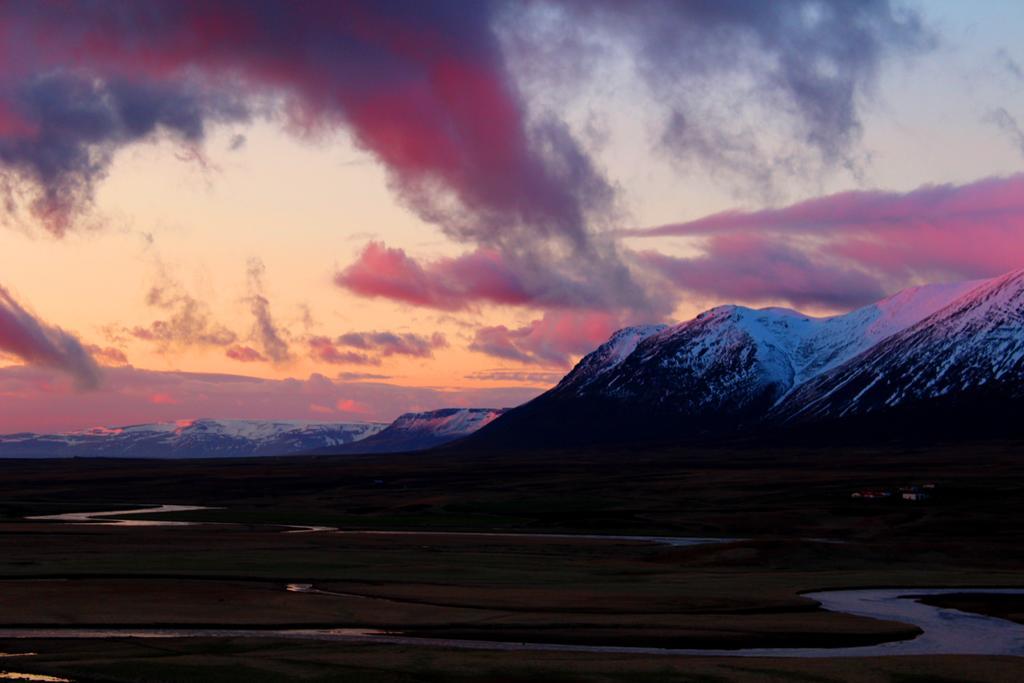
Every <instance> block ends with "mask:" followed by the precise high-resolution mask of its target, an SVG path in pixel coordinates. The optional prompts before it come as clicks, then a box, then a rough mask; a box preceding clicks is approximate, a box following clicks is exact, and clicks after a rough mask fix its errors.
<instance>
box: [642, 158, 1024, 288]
mask: <svg viewBox="0 0 1024 683" xmlns="http://www.w3.org/2000/svg"><path fill="white" fill-rule="evenodd" d="M624 234H625V235H626V236H629V237H666V236H679V237H686V238H689V239H691V240H695V243H696V248H697V249H698V250H699V251H700V252H701V253H700V254H699V255H697V256H693V257H688V258H681V257H671V256H666V255H663V254H657V253H654V252H640V253H639V254H638V255H637V258H638V260H639V261H640V262H641V263H644V264H646V265H647V266H648V267H649V268H651V269H653V270H654V271H656V272H658V273H660V274H662V275H663V276H665V277H667V278H668V279H669V280H671V281H672V282H674V283H675V284H676V285H677V286H679V287H680V288H682V289H684V290H687V291H691V292H697V293H702V294H707V295H713V296H719V297H725V298H726V300H729V299H732V298H737V299H742V300H746V301H766V300H783V301H788V302H791V303H794V304H797V305H801V304H812V305H818V306H823V307H827V308H848V307H850V306H854V305H859V304H864V303H869V302H871V301H873V300H875V299H877V298H878V297H879V296H880V295H881V294H883V293H885V292H890V291H893V290H895V289H898V288H900V287H903V286H907V285H910V284H914V283H915V282H918V281H922V280H923V281H937V280H960V279H971V278H979V277H990V276H994V275H997V274H999V273H1003V272H1007V271H1010V270H1014V269H1016V268H1019V267H1021V264H1024V174H1022V175H1013V176H1007V177H996V178H985V179H982V180H978V181H976V182H973V183H967V184H964V185H952V184H945V185H926V186H924V187H921V188H918V189H916V190H912V191H910V192H905V193H898V192H879V191H856V192H843V193H839V194H833V195H828V196H825V197H819V198H815V199H810V200H807V201H803V202H798V203H795V204H792V205H789V206H785V207H782V208H778V209H765V210H761V211H728V212H724V213H719V214H714V215H710V216H706V217H704V218H699V219H697V220H694V221H689V222H685V223H676V224H670V225H662V226H657V227H653V228H644V229H637V230H631V231H627V232H625V233H624Z"/></svg>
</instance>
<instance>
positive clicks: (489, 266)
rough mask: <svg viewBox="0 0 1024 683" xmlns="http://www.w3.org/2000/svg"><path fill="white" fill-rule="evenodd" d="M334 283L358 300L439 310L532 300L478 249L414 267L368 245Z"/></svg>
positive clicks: (399, 254)
mask: <svg viewBox="0 0 1024 683" xmlns="http://www.w3.org/2000/svg"><path fill="white" fill-rule="evenodd" d="M334 281H335V283H336V284H337V285H338V286H339V287H343V288H345V289H348V290H350V291H352V292H353V293H355V294H359V295H360V296H365V297H380V298H385V299H391V300H393V301H400V302H402V303H407V304H412V305H414V306H427V307H430V308H439V309H442V310H458V309H462V308H465V307H467V306H469V305H471V304H473V303H481V302H487V303H495V304H512V305H515V304H525V303H528V302H529V301H531V299H532V298H533V297H532V296H531V295H530V294H529V293H528V292H527V290H526V286H525V285H524V283H523V282H522V281H521V280H520V278H519V276H518V275H516V274H515V273H514V272H513V271H512V270H511V269H510V268H508V267H506V265H505V263H504V262H503V260H502V258H501V256H500V254H498V252H495V251H490V250H483V249H481V250H477V251H474V252H470V253H468V254H465V255H463V256H459V257H457V258H444V259H438V260H436V261H433V262H429V263H426V264H420V263H419V262H417V261H415V260H413V259H412V258H410V257H409V256H408V255H406V253H405V251H404V250H402V249H393V248H388V247H387V246H385V245H384V244H383V243H381V242H370V243H369V244H367V245H366V247H365V248H364V249H363V251H362V253H361V254H360V255H359V257H358V258H357V259H356V260H355V261H354V262H353V263H352V264H350V265H349V266H348V267H346V268H345V269H344V270H343V271H341V272H340V273H338V274H337V275H336V276H335V278H334Z"/></svg>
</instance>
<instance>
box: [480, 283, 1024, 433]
mask: <svg viewBox="0 0 1024 683" xmlns="http://www.w3.org/2000/svg"><path fill="white" fill-rule="evenodd" d="M1022 358H1024V271H1021V272H1017V273H1011V274H1009V275H1006V276H1003V277H1000V278H994V279H992V280H978V281H971V282H963V283H957V284H944V285H925V286H921V287H913V288H911V289H907V290H904V291H902V292H899V293H898V294H895V295H893V296H890V297H888V298H886V299H883V300H882V301H879V302H878V303H875V304H871V305H869V306H865V307H864V308H860V309H858V310H855V311H852V312H850V313H846V314H844V315H837V316H831V317H821V318H816V317H811V316H808V315H804V314H802V313H800V312H798V311H793V310H790V309H784V308H766V309H760V310H755V309H750V308H746V307H743V306H731V305H730V306H719V307H717V308H713V309H711V310H709V311H706V312H704V313H701V314H700V315H698V316H697V317H696V318H694V319H693V320H689V321H686V322H683V323H680V324H678V325H674V326H671V327H660V326H648V327H641V328H627V329H625V330H622V331H620V332H617V333H616V334H615V335H614V336H613V337H612V338H611V339H610V340H609V342H607V343H606V344H604V345H602V346H601V347H600V348H598V349H597V350H595V351H594V352H593V353H591V354H589V355H588V356H586V357H585V358H583V360H581V361H580V363H579V364H578V365H577V366H576V367H575V368H574V369H573V370H572V372H570V373H569V374H568V375H567V376H566V377H565V378H564V379H563V380H562V381H561V382H560V383H559V384H558V385H557V386H556V387H555V388H554V389H552V390H550V391H549V392H547V393H545V394H543V395H542V396H540V397H538V398H537V399H534V400H533V401H531V402H530V403H527V404H526V405H524V406H521V407H519V408H516V409H514V410H512V411H510V412H509V413H508V414H507V415H505V416H504V417H502V418H501V419H500V420H497V421H495V422H494V424H492V425H490V426H489V427H488V428H486V429H484V430H482V431H481V432H480V434H478V435H477V436H476V437H475V438H474V439H473V440H472V441H474V442H476V443H478V444H479V445H483V444H484V443H487V442H491V443H493V444H501V445H507V446H512V445H538V444H547V445H564V444H578V443H599V442H605V441H619V442H621V441H635V440H645V439H656V438H663V437H666V436H672V437H683V438H686V437H693V438H698V437H702V436H708V435H723V434H734V433H737V432H741V431H743V430H744V429H747V428H760V427H765V426H768V425H778V424H788V423H792V422H806V421H809V420H829V419H833V418H840V417H845V416H850V415H858V414H865V413H868V412H871V411H876V410H883V409H885V408H893V407H895V406H899V405H903V404H907V403H912V402H917V403H920V402H921V401H927V400H929V399H933V398H935V399H937V398H940V397H945V396H948V395H950V394H956V393H965V392H969V391H972V390H974V389H979V388H982V387H984V388H985V390H986V391H987V392H989V393H991V391H992V387H994V386H996V385H999V386H1000V387H1001V389H1000V392H1001V393H1000V395H1003V394H1007V392H1011V393H1013V392H1016V393H1014V395H1024V391H1021V381H1022V376H1024V375H1022V372H1021V367H1022ZM1007 395H1008V394H1007Z"/></svg>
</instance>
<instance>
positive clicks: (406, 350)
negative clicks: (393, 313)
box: [307, 332, 448, 365]
mask: <svg viewBox="0 0 1024 683" xmlns="http://www.w3.org/2000/svg"><path fill="white" fill-rule="evenodd" d="M307 343H308V345H309V350H310V355H311V356H312V357H313V358H314V359H315V360H319V361H322V362H324V363H330V364H332V365H345V364H348V365H380V364H381V363H382V360H383V359H384V358H389V357H392V356H409V357H412V358H433V356H434V350H435V349H443V348H446V347H447V346H448V340H447V339H446V338H445V336H444V335H443V334H441V333H439V332H435V333H434V334H432V335H430V336H426V335H420V334H415V333H412V332H400V333H399V332H348V333H346V334H343V335H340V336H338V337H335V338H333V339H331V338H329V337H325V336H313V337H310V338H309V339H308V340H307Z"/></svg>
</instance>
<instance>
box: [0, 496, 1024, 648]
mask: <svg viewBox="0 0 1024 683" xmlns="http://www.w3.org/2000/svg"><path fill="white" fill-rule="evenodd" d="M206 509H211V508H206V507H202V506H194V505H160V506H151V507H145V508H135V509H128V510H116V511H106V512H71V513H64V514H60V515H43V516H36V517H30V518H29V519H32V520H37V521H54V522H64V523H70V524H109V525H117V526H186V525H191V524H198V523H201V522H177V521H168V520H149V519H146V520H139V519H125V518H126V517H132V516H135V515H141V514H147V515H148V514H155V513H169V512H190V511H193V510H206ZM271 526H278V527H284V528H286V529H289V532H290V533H317V532H319V533H335V534H359V535H378V536H390V535H394V536H397V535H403V536H408V535H422V536H449V537H450V536H458V537H468V538H473V537H479V538H509V539H530V540H545V539H553V540H554V539H557V540H597V541H617V542H634V541H635V542H641V543H643V542H646V543H659V544H665V545H671V546H690V545H700V544H706V543H727V542H730V541H735V540H738V539H731V538H692V537H674V536H625V535H603V534H528V533H512V532H507V533H505V532H443V531H374V530H359V531H356V530H351V531H343V530H340V529H337V528H336V527H322V526H299V525H283V524H282V525H271ZM809 540H810V539H809ZM814 540H818V539H814ZM820 540H821V541H823V542H824V541H827V539H820ZM286 588H287V590H289V591H290V592H295V593H316V594H323V595H325V597H326V596H330V595H331V593H329V592H325V591H320V590H318V589H316V588H315V587H314V586H313V585H311V584H296V583H293V584H288V585H287V587H286ZM949 593H985V594H1007V595H1009V594H1013V595H1022V594H1024V589H1020V588H857V589H845V590H829V591H819V592H814V593H806V594H805V596H806V597H808V598H811V599H812V600H816V601H818V602H819V603H820V604H821V606H822V607H823V608H824V609H826V610H829V611H831V612H839V613H844V614H852V615H856V616H861V617H870V618H873V619H881V620H884V621H897V622H902V623H906V624H911V625H913V626H917V627H918V628H920V629H921V631H922V633H921V634H920V635H918V636H917V637H915V638H910V639H907V640H899V641H892V642H888V643H883V644H880V645H865V646H856V647H834V648H782V647H772V648H744V649H738V650H721V649H719V650H714V649H690V648H660V647H630V646H616V645H568V644H558V643H522V642H502V641H483V640H460V639H450V638H422V637H415V636H408V635H403V634H401V633H395V632H384V631H379V630H374V629H353V628H343V629H246V628H237V629H223V628H221V629H201V628H200V629H196V628H188V629H184V628H146V629H137V628H135V629H104V628H75V627H69V628H60V627H52V628H0V639H29V638H47V639H48V638H211V637H212V638H249V637H253V638H267V637H272V638H284V639H301V640H325V641H339V642H351V643H357V642H360V643H361V642H365V643H386V644H398V645H412V646H426V647H442V648H460V649H468V650H507V651H537V652H541V651H543V652H589V653H607V654H641V655H694V656H728V657H877V656H887V655H1010V656H1018V657H1021V656H1024V625H1021V624H1017V623H1015V622H1012V621H1007V620H1005V619H999V618H996V617H990V616H986V615H982V614H975V613H970V612H962V611H960V610H956V609H950V608H944V607H935V606H932V605H925V604H923V603H921V602H919V601H918V600H916V599H915V598H916V597H923V596H926V595H943V594H949Z"/></svg>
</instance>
